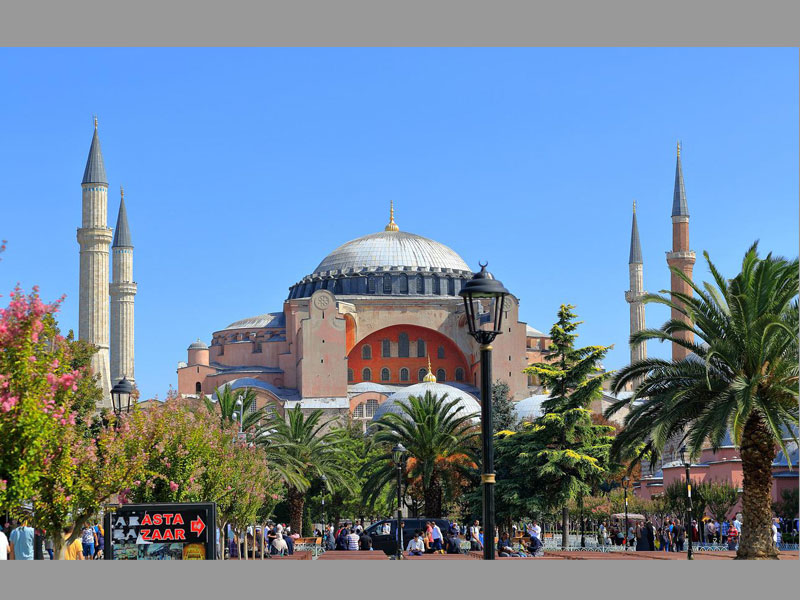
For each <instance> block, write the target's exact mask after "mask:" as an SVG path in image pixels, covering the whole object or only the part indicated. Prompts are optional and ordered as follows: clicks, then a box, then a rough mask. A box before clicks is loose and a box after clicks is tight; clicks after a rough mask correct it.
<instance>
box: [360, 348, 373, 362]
mask: <svg viewBox="0 0 800 600" xmlns="http://www.w3.org/2000/svg"><path fill="white" fill-rule="evenodd" d="M361 358H362V359H364V360H371V359H372V346H370V345H369V344H364V345H363V346H361Z"/></svg>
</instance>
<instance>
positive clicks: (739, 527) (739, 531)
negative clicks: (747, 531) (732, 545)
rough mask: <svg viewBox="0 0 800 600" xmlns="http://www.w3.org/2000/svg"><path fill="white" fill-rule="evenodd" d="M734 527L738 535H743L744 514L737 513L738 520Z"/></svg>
mask: <svg viewBox="0 0 800 600" xmlns="http://www.w3.org/2000/svg"><path fill="white" fill-rule="evenodd" d="M733 526H734V527H736V531H737V532H738V535H742V513H736V518H735V519H734V520H733Z"/></svg>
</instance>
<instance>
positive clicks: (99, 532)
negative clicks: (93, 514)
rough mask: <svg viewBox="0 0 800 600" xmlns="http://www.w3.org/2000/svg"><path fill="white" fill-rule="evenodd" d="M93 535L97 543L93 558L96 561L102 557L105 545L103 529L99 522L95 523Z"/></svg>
mask: <svg viewBox="0 0 800 600" xmlns="http://www.w3.org/2000/svg"><path fill="white" fill-rule="evenodd" d="M94 535H95V540H96V541H97V546H95V549H94V556H93V558H94V559H95V560H97V559H98V556H102V553H103V548H104V544H105V536H104V535H103V528H102V526H101V525H100V521H95V524H94Z"/></svg>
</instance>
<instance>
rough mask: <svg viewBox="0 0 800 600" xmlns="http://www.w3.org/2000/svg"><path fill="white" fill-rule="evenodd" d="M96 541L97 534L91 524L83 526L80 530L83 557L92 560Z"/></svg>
mask: <svg viewBox="0 0 800 600" xmlns="http://www.w3.org/2000/svg"><path fill="white" fill-rule="evenodd" d="M96 541H97V534H95V532H94V528H93V527H92V526H91V525H86V526H84V528H83V530H82V531H81V544H82V545H83V558H85V559H86V560H92V559H93V558H94V547H95V542H96Z"/></svg>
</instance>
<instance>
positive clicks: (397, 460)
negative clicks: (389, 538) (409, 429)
mask: <svg viewBox="0 0 800 600" xmlns="http://www.w3.org/2000/svg"><path fill="white" fill-rule="evenodd" d="M406 452H408V451H407V450H406V448H405V446H403V444H400V443H398V444H397V445H396V446H395V447H394V448H392V460H393V461H394V464H395V466H396V467H397V552H396V553H395V559H397V560H401V559H402V558H403V512H402V511H403V494H402V492H401V484H402V480H403V461H404V460H405V455H406Z"/></svg>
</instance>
